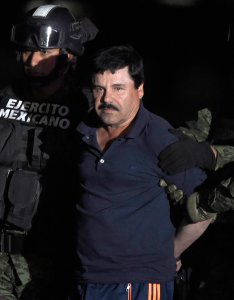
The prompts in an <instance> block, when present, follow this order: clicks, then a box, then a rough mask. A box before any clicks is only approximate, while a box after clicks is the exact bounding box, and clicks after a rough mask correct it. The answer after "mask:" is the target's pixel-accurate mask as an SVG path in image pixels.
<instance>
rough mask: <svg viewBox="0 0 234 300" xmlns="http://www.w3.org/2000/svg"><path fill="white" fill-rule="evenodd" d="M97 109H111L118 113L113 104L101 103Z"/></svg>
mask: <svg viewBox="0 0 234 300" xmlns="http://www.w3.org/2000/svg"><path fill="white" fill-rule="evenodd" d="M98 109H103V110H105V109H113V110H116V111H119V109H118V107H116V106H115V105H113V104H110V103H102V104H100V105H99V107H98Z"/></svg>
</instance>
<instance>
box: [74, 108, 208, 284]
mask: <svg viewBox="0 0 234 300" xmlns="http://www.w3.org/2000/svg"><path fill="white" fill-rule="evenodd" d="M94 123H95V122H94ZM94 123H93V124H92V125H87V124H88V123H87V122H82V123H81V124H80V125H79V127H78V129H77V130H78V132H79V134H81V135H82V141H81V144H80V145H79V149H80V157H79V163H78V165H77V167H78V172H79V179H80V182H79V185H80V190H79V191H80V196H79V197H77V202H76V213H77V218H76V220H77V223H76V253H77V258H78V260H77V262H78V266H77V272H76V276H77V282H96V283H119V282H157V283H163V282H166V281H169V280H172V279H173V277H174V274H175V259H174V254H173V250H174V234H175V229H174V227H173V225H172V222H171V219H170V209H169V202H168V199H167V196H166V193H165V191H164V189H163V188H161V187H160V186H159V180H160V179H161V178H165V179H166V181H167V182H171V183H175V184H176V185H177V186H178V187H180V188H182V189H183V190H184V191H185V192H186V193H187V194H190V193H191V192H192V191H193V189H194V188H195V187H196V186H198V185H199V184H200V183H202V182H203V181H204V179H205V174H204V173H203V172H202V171H201V170H200V169H197V168H194V169H191V170H189V171H186V172H183V173H180V174H178V175H175V176H166V175H165V174H164V173H163V172H162V170H161V169H160V168H159V167H158V154H159V153H160V151H161V150H162V149H163V148H165V147H166V146H167V145H169V144H170V143H172V142H175V141H176V140H177V138H176V137H175V136H174V135H172V134H171V133H170V132H168V129H169V128H171V125H170V124H169V123H168V122H167V121H166V120H164V119H163V118H161V117H159V116H157V115H155V114H152V113H150V112H149V111H148V110H146V109H145V108H144V107H143V105H141V107H140V109H139V112H138V114H137V117H136V118H135V120H134V123H133V125H132V126H131V129H130V130H129V132H128V133H127V134H126V135H125V136H124V137H121V138H117V139H116V140H114V141H113V142H112V144H111V145H110V147H109V148H108V149H107V150H106V151H105V152H104V153H103V152H102V151H101V150H100V148H99V146H98V144H97V140H96V128H97V127H96V125H94Z"/></svg>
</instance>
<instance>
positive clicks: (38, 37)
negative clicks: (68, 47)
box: [11, 24, 64, 49]
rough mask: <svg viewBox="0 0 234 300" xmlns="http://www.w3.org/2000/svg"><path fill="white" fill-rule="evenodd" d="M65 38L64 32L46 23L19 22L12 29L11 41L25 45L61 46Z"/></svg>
mask: <svg viewBox="0 0 234 300" xmlns="http://www.w3.org/2000/svg"><path fill="white" fill-rule="evenodd" d="M63 39H64V34H63V32H61V31H58V30H56V29H53V28H52V27H51V26H46V25H42V26H38V25H28V24H27V25H25V24H23V25H21V24H18V25H15V26H13V28H12V31H11V41H12V42H14V43H16V44H17V45H18V46H23V47H32V46H35V45H36V46H37V47H38V48H46V49H47V48H49V49H54V48H61V45H62V43H63Z"/></svg>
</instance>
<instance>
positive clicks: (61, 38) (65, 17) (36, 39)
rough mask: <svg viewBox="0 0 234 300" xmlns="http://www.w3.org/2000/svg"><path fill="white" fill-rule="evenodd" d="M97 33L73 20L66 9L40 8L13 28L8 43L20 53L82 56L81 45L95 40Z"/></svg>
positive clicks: (83, 21) (88, 24) (84, 20)
mask: <svg viewBox="0 0 234 300" xmlns="http://www.w3.org/2000/svg"><path fill="white" fill-rule="evenodd" d="M97 32H98V29H97V28H96V26H95V25H94V24H93V23H92V22H91V21H90V20H89V19H88V18H81V19H80V20H76V19H75V17H74V16H73V15H72V14H71V13H70V12H69V10H68V9H67V8H66V7H63V6H60V5H52V4H51V5H50V4H48V5H42V6H39V7H37V8H34V9H32V10H30V11H29V12H28V13H26V14H25V15H24V17H23V18H22V19H21V21H20V22H19V23H18V24H15V25H14V26H13V27H12V32H11V41H12V42H13V43H14V44H15V45H16V46H17V48H19V49H30V50H38V49H39V50H43V49H54V48H60V49H62V50H63V51H69V52H71V53H73V54H75V55H82V54H83V51H84V47H83V44H84V43H85V42H87V41H89V40H92V39H94V38H95V36H96V34H97Z"/></svg>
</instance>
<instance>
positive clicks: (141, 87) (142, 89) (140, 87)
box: [137, 83, 144, 99]
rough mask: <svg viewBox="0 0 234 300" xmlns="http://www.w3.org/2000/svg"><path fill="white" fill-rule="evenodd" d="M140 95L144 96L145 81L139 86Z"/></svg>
mask: <svg viewBox="0 0 234 300" xmlns="http://www.w3.org/2000/svg"><path fill="white" fill-rule="evenodd" d="M137 90H138V95H139V99H142V98H143V96H144V83H142V84H141V85H140V86H139V87H138V89H137Z"/></svg>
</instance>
